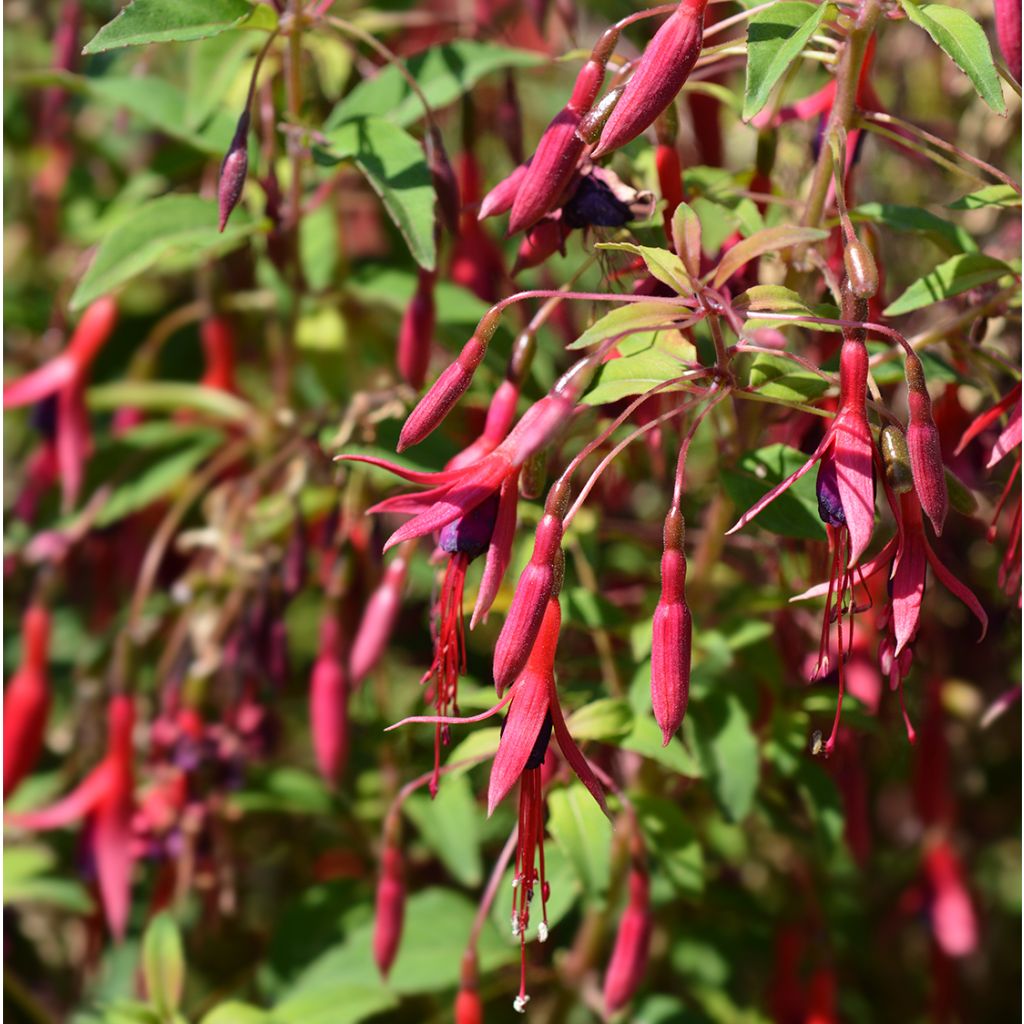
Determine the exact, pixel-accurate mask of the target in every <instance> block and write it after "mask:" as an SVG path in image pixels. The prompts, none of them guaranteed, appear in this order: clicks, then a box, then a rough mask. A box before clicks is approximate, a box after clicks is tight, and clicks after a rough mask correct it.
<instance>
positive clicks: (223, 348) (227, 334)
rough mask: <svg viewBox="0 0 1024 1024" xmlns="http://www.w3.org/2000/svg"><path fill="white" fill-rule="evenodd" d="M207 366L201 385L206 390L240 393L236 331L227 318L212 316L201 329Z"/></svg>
mask: <svg viewBox="0 0 1024 1024" xmlns="http://www.w3.org/2000/svg"><path fill="white" fill-rule="evenodd" d="M199 338H200V340H201V341H202V344H203V358H204V359H205V361H206V366H205V368H204V370H203V375H202V377H201V378H200V379H199V383H200V384H202V386H203V387H205V388H213V389H214V390H216V391H226V392H228V394H232V395H234V394H237V393H238V383H237V381H236V380H235V329H234V327H233V325H232V323H231V321H230V320H229V319H228V318H227V317H226V316H220V315H218V316H211V317H207V318H206V319H205V320H204V321H203V325H202V327H201V328H200V329H199Z"/></svg>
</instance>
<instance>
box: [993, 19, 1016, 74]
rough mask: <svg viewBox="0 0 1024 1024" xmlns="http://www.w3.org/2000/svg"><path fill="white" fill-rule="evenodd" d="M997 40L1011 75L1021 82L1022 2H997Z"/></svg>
mask: <svg viewBox="0 0 1024 1024" xmlns="http://www.w3.org/2000/svg"><path fill="white" fill-rule="evenodd" d="M995 7H996V39H997V40H998V41H999V49H1000V50H1002V51H1003V57H1004V59H1005V60H1006V66H1007V67H1008V68H1009V69H1010V74H1011V75H1013V77H1014V78H1015V79H1017V81H1018V83H1019V82H1020V80H1021V41H1020V40H1021V36H1020V8H1021V2H1020V0H995Z"/></svg>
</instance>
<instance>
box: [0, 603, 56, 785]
mask: <svg viewBox="0 0 1024 1024" xmlns="http://www.w3.org/2000/svg"><path fill="white" fill-rule="evenodd" d="M21 642H22V656H21V664H20V665H19V666H18V671H17V672H15V673H14V675H13V676H11V680H10V682H9V683H8V684H7V687H6V689H5V690H4V799H5V800H6V799H7V798H8V797H9V796H10V795H11V793H13V792H14V790H15V789H17V787H18V784H19V783H20V782H21V780H22V779H23V778H25V776H26V775H28V774H29V772H31V771H32V769H33V768H34V767H35V764H36V761H38V760H39V753H40V751H41V750H42V749H43V733H44V732H45V730H46V717H47V714H48V713H49V710H50V687H49V681H48V677H47V665H46V663H47V656H48V651H49V645H50V613H49V612H48V611H47V610H46V608H45V607H44V606H43V605H41V604H31V605H29V607H28V609H27V610H26V612H25V615H24V616H23V618H22V620H21Z"/></svg>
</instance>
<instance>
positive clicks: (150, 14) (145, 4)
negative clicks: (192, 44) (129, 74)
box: [82, 0, 253, 53]
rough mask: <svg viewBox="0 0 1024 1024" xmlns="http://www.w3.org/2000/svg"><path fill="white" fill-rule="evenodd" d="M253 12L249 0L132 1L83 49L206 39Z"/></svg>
mask: <svg viewBox="0 0 1024 1024" xmlns="http://www.w3.org/2000/svg"><path fill="white" fill-rule="evenodd" d="M252 13H253V7H252V4H249V3H247V2H246V0H132V2H131V3H130V4H129V5H128V6H127V7H125V8H124V9H123V10H122V11H121V12H120V13H119V14H118V15H117V17H116V18H114V20H113V21H108V22H107V24H106V25H104V26H103V27H102V28H101V29H100V30H99V32H97V33H96V35H94V36H93V37H92V39H91V40H90V41H89V42H88V43H87V44H86V47H85V49H84V50H83V51H82V52H83V53H103V52H104V51H105V50H114V49H116V48H117V47H119V46H142V45H144V44H146V43H170V42H176V41H177V42H185V41H187V40H190V39H206V38H207V37H209V36H215V35H218V34H220V33H221V32H226V31H227V30H228V29H230V28H234V27H235V26H237V25H239V24H240V23H241V22H243V21H245V20H246V18H248V17H249V16H250V15H251V14H252Z"/></svg>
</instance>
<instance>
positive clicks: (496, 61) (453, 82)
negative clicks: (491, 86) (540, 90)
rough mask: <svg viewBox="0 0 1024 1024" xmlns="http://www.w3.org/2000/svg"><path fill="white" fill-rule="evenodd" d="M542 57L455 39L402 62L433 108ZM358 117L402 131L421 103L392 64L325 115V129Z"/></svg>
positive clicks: (417, 116) (414, 118) (417, 113)
mask: <svg viewBox="0 0 1024 1024" xmlns="http://www.w3.org/2000/svg"><path fill="white" fill-rule="evenodd" d="M545 60H546V58H545V57H543V56H542V55H541V54H538V53H534V52H533V51H529V50H513V49H510V48H509V47H507V46H498V45H496V44H494V43H485V42H477V41H476V40H472V39H459V40H456V41H454V42H451V43H445V44H443V45H441V46H432V47H431V48H430V49H429V50H426V51H424V52H423V53H417V54H416V55H415V56H412V57H409V58H408V59H407V60H406V66H407V67H408V69H409V71H410V72H411V73H412V75H413V77H414V78H415V79H416V81H417V83H418V84H419V86H420V88H421V89H422V90H423V93H424V95H425V96H426V97H427V102H428V103H429V104H430V105H431V107H432V108H433V109H435V110H439V109H440V108H442V107H446V106H448V104H449V103H452V102H454V101H455V100H457V99H458V98H459V97H460V96H462V95H463V94H464V93H466V92H468V91H469V90H470V89H472V88H473V86H474V85H476V83H477V82H479V81H480V79H481V78H484V77H485V76H486V75H489V74H491V73H492V72H494V71H500V70H502V69H503V68H528V67H536V66H537V65H538V64H543V63H544V62H545ZM363 117H383V118H385V119H386V120H388V121H391V122H392V123H394V124H398V125H401V126H403V127H407V126H408V125H411V124H413V123H415V122H416V121H418V120H419V119H420V118H421V117H423V105H422V104H421V103H420V101H419V99H418V98H417V97H416V96H414V95H413V94H412V91H411V90H410V88H409V86H408V84H407V83H406V81H405V79H404V78H403V77H402V75H401V74H400V73H399V71H398V69H397V68H396V67H395V66H394V65H389V66H388V67H386V68H384V69H383V70H382V71H381V72H380V73H379V74H377V75H375V76H374V77H373V78H365V79H363V81H361V82H360V83H359V85H357V86H356V87H355V88H354V89H353V90H352V91H351V92H350V93H349V94H348V96H346V97H345V98H344V99H343V100H342V101H341V102H340V103H339V104H338V105H337V106H336V107H335V108H334V110H332V111H331V113H330V115H329V116H328V118H327V123H326V125H325V128H326V129H327V130H330V129H332V128H336V127H337V126H338V125H340V124H343V123H344V122H345V121H352V120H356V119H358V118H363Z"/></svg>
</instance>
